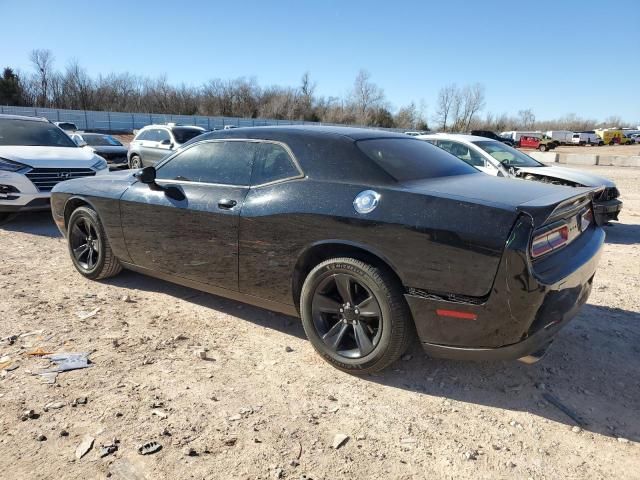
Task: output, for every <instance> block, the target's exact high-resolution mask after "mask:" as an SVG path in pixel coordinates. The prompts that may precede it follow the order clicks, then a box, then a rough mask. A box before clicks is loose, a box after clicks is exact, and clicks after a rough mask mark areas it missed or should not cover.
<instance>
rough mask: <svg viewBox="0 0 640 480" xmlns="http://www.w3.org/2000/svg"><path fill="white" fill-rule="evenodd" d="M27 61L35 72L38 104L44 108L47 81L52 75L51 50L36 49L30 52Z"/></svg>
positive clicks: (46, 99)
mask: <svg viewBox="0 0 640 480" xmlns="http://www.w3.org/2000/svg"><path fill="white" fill-rule="evenodd" d="M29 59H30V60H31V63H32V64H33V67H34V68H35V70H36V76H37V78H38V81H39V84H40V91H39V92H38V93H39V95H38V103H39V105H40V106H42V107H46V106H47V103H48V100H49V79H50V78H51V76H52V74H53V53H52V52H51V50H46V49H39V48H38V49H35V50H31V54H30V56H29Z"/></svg>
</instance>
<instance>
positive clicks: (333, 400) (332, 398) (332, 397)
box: [327, 395, 338, 402]
mask: <svg viewBox="0 0 640 480" xmlns="http://www.w3.org/2000/svg"><path fill="white" fill-rule="evenodd" d="M327 399H329V400H330V401H332V402H337V401H338V399H337V398H336V397H334V396H333V395H329V396H328V397H327Z"/></svg>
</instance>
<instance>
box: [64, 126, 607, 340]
mask: <svg viewBox="0 0 640 480" xmlns="http://www.w3.org/2000/svg"><path fill="white" fill-rule="evenodd" d="M378 137H393V138H403V139H406V138H407V137H406V136H402V135H396V134H390V133H387V132H377V131H371V130H359V129H340V128H317V127H316V128H305V127H298V128H297V127H287V128H271V127H269V128H246V129H245V128H243V129H233V130H227V131H224V132H212V133H209V134H205V135H202V136H200V137H197V138H196V139H194V140H193V141H192V142H189V143H187V144H185V147H186V146H188V145H189V144H191V143H195V142H200V141H206V140H209V139H223V138H236V139H238V138H247V139H264V140H271V141H277V142H282V143H284V144H286V145H287V146H288V147H289V148H290V149H291V151H292V152H293V154H294V155H295V157H296V160H297V161H298V163H299V165H300V167H301V168H302V170H303V172H304V176H303V178H295V179H291V180H287V181H283V182H276V183H274V184H271V185H269V184H267V185H263V186H254V187H235V186H224V185H213V184H195V183H190V182H178V183H176V184H175V186H176V188H178V189H180V190H181V192H182V193H183V194H184V195H185V199H184V200H180V201H177V200H173V199H171V198H169V197H168V196H167V195H166V194H165V193H164V192H163V191H162V190H161V189H159V188H153V186H149V185H145V184H142V183H138V182H137V181H136V178H135V177H134V176H133V172H120V173H111V174H109V175H108V176H104V177H102V178H88V179H78V180H72V181H68V182H62V183H60V184H58V185H57V186H56V187H55V189H54V191H53V195H52V211H53V215H54V219H55V220H56V223H57V224H58V226H59V228H60V229H61V231H62V232H63V233H64V232H65V228H66V219H67V218H68V215H69V214H70V212H71V210H72V209H73V207H74V205H77V204H78V203H79V202H86V203H88V204H90V205H91V206H92V207H93V208H94V209H95V210H96V211H97V212H98V215H99V216H100V218H101V220H102V222H103V224H104V226H105V230H106V233H107V235H108V237H109V241H110V243H111V246H112V248H113V250H114V253H115V254H116V256H117V257H118V258H119V259H120V260H121V261H122V262H123V263H125V264H126V266H128V267H129V268H132V269H135V270H138V271H143V272H145V273H149V274H153V275H154V276H158V277H160V278H164V279H168V280H172V281H175V282H177V283H181V284H187V285H189V286H194V288H200V289H202V290H206V291H211V292H214V293H218V294H221V295H225V296H229V297H232V298H236V299H243V298H244V299H245V300H246V301H248V302H249V303H258V304H259V303H260V302H263V303H264V306H266V308H271V309H274V310H279V311H285V312H287V313H291V312H294V311H295V307H296V303H297V299H296V298H295V294H296V291H295V289H294V279H295V271H296V266H297V265H298V264H299V261H300V259H301V258H304V256H305V254H306V253H307V252H308V251H309V249H314V248H318V246H319V245H348V246H350V247H355V248H359V249H361V250H363V251H365V252H368V253H369V254H371V255H373V256H375V257H377V258H378V259H380V261H382V262H384V263H386V264H387V265H388V266H389V268H391V269H392V270H393V271H394V272H395V273H396V275H397V276H398V278H399V279H400V281H401V282H402V284H403V286H404V287H405V289H406V290H407V292H408V294H407V295H406V298H407V301H408V304H409V306H410V308H411V311H412V314H413V317H414V321H415V323H416V327H417V330H418V333H419V336H420V338H421V341H422V342H423V343H425V344H438V345H440V346H444V348H446V347H447V346H451V347H470V348H476V347H477V348H481V349H482V348H489V349H492V348H496V347H501V346H505V345H511V344H515V343H517V342H520V341H522V340H523V339H526V338H527V336H528V335H530V334H531V333H532V328H534V327H535V328H537V327H536V325H538V324H541V323H543V322H544V320H540V321H539V320H537V319H538V317H539V315H541V313H540V312H542V311H543V310H544V308H547V307H548V306H549V305H551V304H553V305H554V306H555V307H554V308H556V309H561V310H562V309H564V311H565V312H570V311H571V312H573V311H574V310H575V309H573V308H572V306H571V305H568V303H567V301H566V299H565V300H564V301H558V300H557V299H554V298H553V297H554V295H555V293H557V292H562V291H564V290H565V289H568V288H578V287H579V290H580V291H579V292H577V295H578V296H576V297H575V298H574V299H573V300H574V303H577V302H578V301H582V300H583V299H586V295H588V291H587V292H586V293H585V291H586V290H585V289H586V288H587V287H586V285H587V284H588V285H590V279H591V278H592V277H593V272H594V271H595V264H596V263H597V259H598V255H599V251H600V246H601V244H602V238H603V236H604V233H603V232H602V230H601V229H600V228H599V227H597V226H592V227H591V228H590V230H589V232H587V233H585V234H584V235H583V240H584V242H583V243H580V242H576V243H575V245H573V244H572V245H570V247H571V248H572V251H573V252H574V255H572V256H566V255H565V256H559V255H551V256H549V258H548V259H547V260H545V261H544V262H537V263H536V264H535V265H534V264H532V263H531V260H530V259H529V255H528V249H529V242H530V239H531V235H532V232H533V230H534V229H535V228H537V227H539V226H540V225H542V224H543V223H544V221H545V219H546V218H548V217H549V215H550V214H551V213H552V212H553V211H554V209H556V207H557V206H558V205H559V204H560V203H562V202H565V201H568V199H571V198H572V197H576V196H579V195H586V194H587V193H588V191H589V190H588V189H574V188H569V187H560V186H555V185H547V184H542V183H538V182H521V181H517V180H510V179H504V178H496V177H490V176H488V175H484V174H482V173H480V172H477V173H470V174H465V175H456V176H451V177H441V178H434V179H428V180H421V181H415V182H408V183H398V182H396V181H394V180H393V179H392V178H390V177H389V175H388V174H387V173H386V172H385V171H384V170H382V169H381V168H380V167H379V166H378V165H376V164H374V163H373V162H372V161H371V160H369V159H368V158H367V157H366V156H365V155H364V154H363V153H362V152H361V151H360V150H359V148H358V147H357V145H356V142H357V141H358V140H362V139H365V138H378ZM411 141H413V140H411ZM415 141H419V140H415ZM433 148H437V147H433ZM159 183H161V182H160V181H159ZM371 188H373V189H375V190H376V191H377V192H378V193H379V194H380V203H379V206H378V208H376V209H375V210H374V211H373V212H371V213H369V214H366V215H361V214H359V213H357V212H356V211H355V210H354V208H353V200H354V198H355V196H356V195H357V194H358V193H359V192H361V191H363V190H366V189H371ZM223 198H225V199H232V200H235V201H236V202H237V206H236V207H234V208H233V209H231V210H223V209H221V208H220V207H219V206H218V202H219V200H221V199H223ZM537 269H538V270H539V269H544V271H545V272H546V273H541V272H538V271H537ZM554 269H556V271H561V276H560V278H555V277H554V278H551V277H550V276H549V275H551V274H550V273H549V272H551V271H553V270H554ZM544 275H547V277H544ZM573 284H576V285H573ZM569 285H571V286H569ZM411 292H419V293H418V294H412V293H411ZM420 292H422V293H420ZM554 292H555V293H554ZM578 297H579V298H578ZM461 298H462V299H467V300H460V299H461ZM571 298H573V297H571ZM451 299H454V300H451ZM563 302H564V303H563ZM274 305H279V306H281V308H280V307H278V308H274ZM543 307H544V308H543ZM437 308H455V309H457V310H461V311H470V312H476V313H478V320H477V321H475V322H469V321H461V320H452V319H446V320H445V319H443V318H440V317H438V316H437V315H436V313H435V311H436V309H437ZM549 308H551V307H548V308H547V310H548V309H549ZM543 313H544V312H543ZM550 315H551V314H544V316H546V317H548V316H550ZM551 316H553V315H551ZM546 317H545V318H546ZM536 322H537V323H536Z"/></svg>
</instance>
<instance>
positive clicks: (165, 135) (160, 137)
mask: <svg viewBox="0 0 640 480" xmlns="http://www.w3.org/2000/svg"><path fill="white" fill-rule="evenodd" d="M154 131H155V135H154V140H155V141H156V142H164V141H165V140H169V141H171V135H169V132H167V131H166V130H164V129H162V128H159V129H157V130H154Z"/></svg>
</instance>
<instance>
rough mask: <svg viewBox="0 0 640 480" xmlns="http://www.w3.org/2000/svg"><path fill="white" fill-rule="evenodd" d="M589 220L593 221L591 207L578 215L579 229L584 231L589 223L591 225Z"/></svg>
mask: <svg viewBox="0 0 640 480" xmlns="http://www.w3.org/2000/svg"><path fill="white" fill-rule="evenodd" d="M591 222H593V212H591V209H590V208H589V209H588V210H587V211H586V212H584V213H583V214H582V215H580V231H581V232H584V231H585V230H586V229H587V228H588V227H589V225H591Z"/></svg>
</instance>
